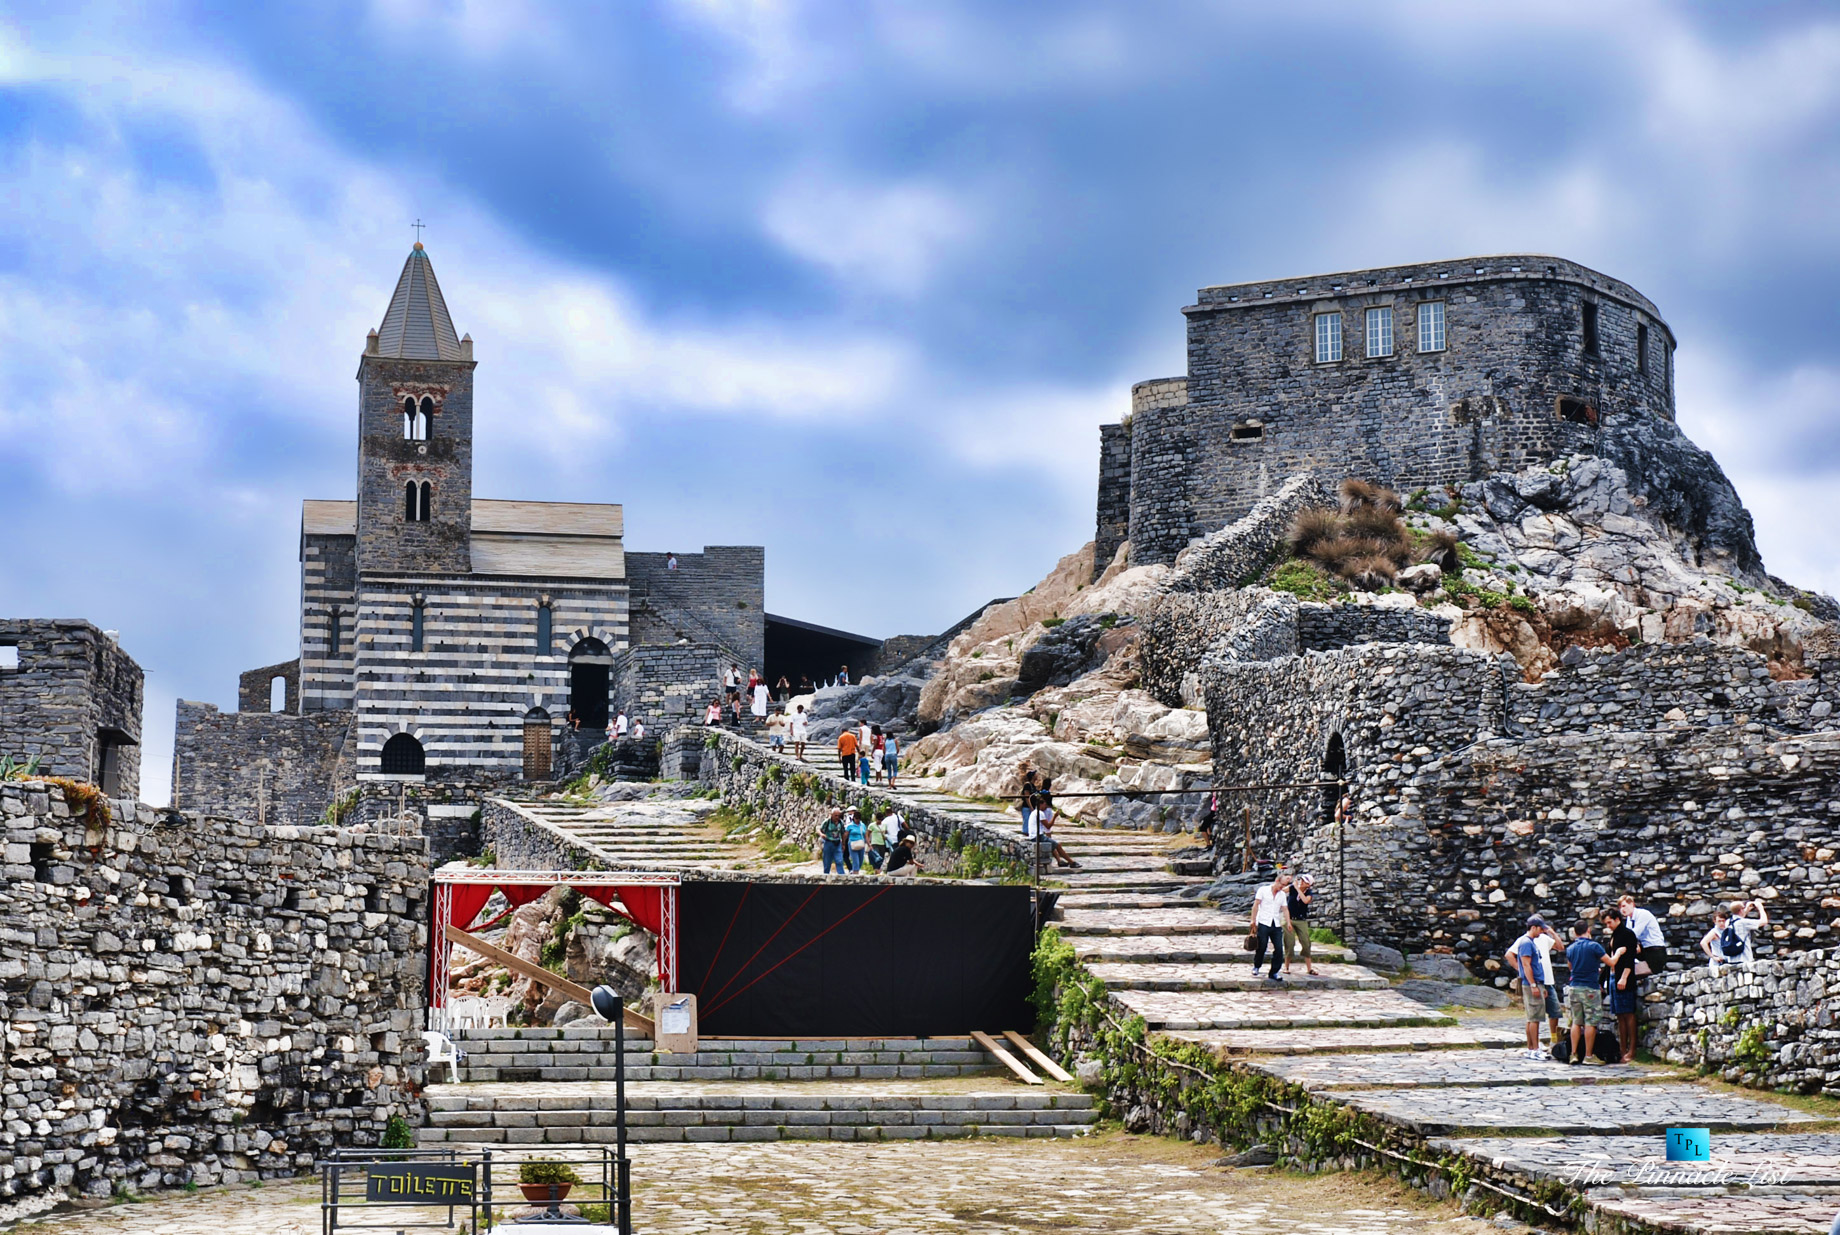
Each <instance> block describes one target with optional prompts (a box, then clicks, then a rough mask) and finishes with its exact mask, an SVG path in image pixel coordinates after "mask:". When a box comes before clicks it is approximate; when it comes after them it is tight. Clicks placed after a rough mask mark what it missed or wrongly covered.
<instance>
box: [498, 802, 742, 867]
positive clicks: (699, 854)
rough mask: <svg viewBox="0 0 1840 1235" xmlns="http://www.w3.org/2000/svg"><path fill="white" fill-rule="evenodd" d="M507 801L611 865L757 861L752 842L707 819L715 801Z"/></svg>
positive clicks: (726, 864)
mask: <svg viewBox="0 0 1840 1235" xmlns="http://www.w3.org/2000/svg"><path fill="white" fill-rule="evenodd" d="M507 805H509V806H511V807H512V808H514V809H515V810H517V811H518V812H520V813H521V814H523V815H524V816H526V817H527V818H529V819H532V820H535V821H536V822H537V823H538V824H540V825H541V826H543V827H546V828H548V829H550V830H552V831H554V832H556V833H559V834H561V835H562V836H563V837H564V838H566V839H567V840H568V841H569V842H571V843H572V844H574V845H577V846H579V847H580V848H582V849H585V850H587V851H588V852H589V853H591V854H593V855H594V856H595V857H596V858H598V859H599V860H600V861H601V862H602V863H603V864H604V865H605V866H606V867H607V868H608V869H610V870H658V871H670V870H684V869H687V868H702V869H720V870H735V869H740V868H746V867H749V866H752V865H756V864H757V862H756V861H755V858H756V855H755V853H754V851H753V850H752V849H751V848H749V847H748V846H745V845H738V844H734V843H732V842H730V841H727V840H725V839H723V837H722V836H721V835H720V833H718V832H717V831H716V829H715V827H714V826H713V825H710V824H708V823H706V822H705V820H706V819H707V818H708V816H709V815H710V814H711V813H713V812H714V811H715V809H716V807H717V805H718V803H716V802H713V801H707V800H703V799H685V798H669V797H667V798H657V799H645V798H641V799H638V800H634V801H611V802H596V803H593V804H583V803H581V802H576V801H567V800H564V799H561V798H540V799H536V800H534V801H519V802H510V803H507Z"/></svg>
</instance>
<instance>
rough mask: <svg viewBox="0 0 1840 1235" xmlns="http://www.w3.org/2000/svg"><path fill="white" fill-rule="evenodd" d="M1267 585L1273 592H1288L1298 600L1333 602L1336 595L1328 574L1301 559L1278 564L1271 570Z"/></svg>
mask: <svg viewBox="0 0 1840 1235" xmlns="http://www.w3.org/2000/svg"><path fill="white" fill-rule="evenodd" d="M1269 583H1270V585H1271V589H1272V590H1273V591H1274V592H1289V593H1290V594H1291V595H1293V596H1295V597H1297V598H1298V599H1299V600H1333V599H1334V598H1335V594H1336V589H1335V584H1334V582H1332V581H1331V580H1330V578H1329V575H1328V572H1326V571H1325V570H1323V568H1322V567H1320V566H1318V565H1316V563H1314V562H1306V561H1304V560H1303V559H1301V558H1292V559H1291V560H1290V561H1288V562H1281V563H1279V565H1278V566H1277V567H1275V568H1274V569H1273V570H1272V572H1271V577H1270V580H1269Z"/></svg>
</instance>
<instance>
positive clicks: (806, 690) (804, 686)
mask: <svg viewBox="0 0 1840 1235" xmlns="http://www.w3.org/2000/svg"><path fill="white" fill-rule="evenodd" d="M815 690H817V687H815V686H813V685H812V684H811V674H809V673H801V674H799V693H800V694H801V695H809V694H811V693H812V692H813V691H815Z"/></svg>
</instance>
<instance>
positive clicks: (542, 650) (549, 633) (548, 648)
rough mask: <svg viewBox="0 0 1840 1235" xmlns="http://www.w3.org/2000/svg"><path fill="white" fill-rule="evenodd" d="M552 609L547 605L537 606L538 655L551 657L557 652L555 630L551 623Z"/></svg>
mask: <svg viewBox="0 0 1840 1235" xmlns="http://www.w3.org/2000/svg"><path fill="white" fill-rule="evenodd" d="M551 616H552V615H551V612H550V607H549V606H548V605H545V604H539V605H538V606H537V655H538V656H550V655H553V654H554V653H555V651H556V640H555V634H554V628H553V626H552V623H551Z"/></svg>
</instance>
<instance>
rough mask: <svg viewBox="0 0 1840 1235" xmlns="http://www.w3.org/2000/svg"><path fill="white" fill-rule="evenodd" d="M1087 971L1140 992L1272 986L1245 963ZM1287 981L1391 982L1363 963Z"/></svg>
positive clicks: (1327, 984) (1374, 986) (1379, 985)
mask: <svg viewBox="0 0 1840 1235" xmlns="http://www.w3.org/2000/svg"><path fill="white" fill-rule="evenodd" d="M1086 971H1087V972H1088V973H1090V974H1092V975H1093V977H1095V978H1098V979H1099V980H1100V981H1101V982H1104V983H1105V985H1106V987H1107V988H1108V989H1111V990H1140V991H1253V990H1260V991H1262V990H1264V989H1266V987H1267V986H1268V983H1267V982H1266V981H1265V977H1264V974H1263V971H1260V972H1259V973H1256V974H1255V973H1253V972H1251V970H1250V969H1249V968H1248V967H1247V966H1246V965H1244V964H1230V963H1202V964H1159V963H1157V962H1146V963H1140V964H1128V963H1116V962H1114V963H1103V962H1102V963H1098V964H1089V965H1087V966H1086ZM1285 981H1286V982H1287V983H1288V984H1289V985H1291V986H1292V987H1295V988H1297V989H1299V990H1322V991H1330V990H1340V991H1357V990H1359V991H1383V990H1386V989H1387V981H1386V979H1385V978H1383V977H1381V976H1380V975H1379V974H1377V973H1374V972H1373V971H1372V970H1370V969H1367V968H1364V967H1363V966H1360V965H1324V966H1322V969H1321V971H1320V972H1319V973H1318V974H1316V975H1315V976H1311V975H1310V974H1307V973H1305V972H1304V971H1303V970H1301V969H1299V970H1297V972H1295V973H1291V974H1286V975H1285Z"/></svg>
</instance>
